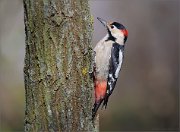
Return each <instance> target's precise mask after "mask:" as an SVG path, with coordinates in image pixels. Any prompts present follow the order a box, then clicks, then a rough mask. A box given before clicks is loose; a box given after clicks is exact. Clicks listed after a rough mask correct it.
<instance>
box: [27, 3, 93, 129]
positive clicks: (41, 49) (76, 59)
mask: <svg viewBox="0 0 180 132" xmlns="http://www.w3.org/2000/svg"><path fill="white" fill-rule="evenodd" d="M24 10H25V13H24V14H25V16H24V18H25V31H26V55H25V66H24V78H25V90H26V112H25V131H95V128H94V126H93V124H92V121H91V107H92V90H93V81H92V78H91V77H90V75H89V72H91V71H92V44H91V38H92V29H93V27H92V24H93V21H92V17H91V15H90V11H89V5H88V1H87V0H24Z"/></svg>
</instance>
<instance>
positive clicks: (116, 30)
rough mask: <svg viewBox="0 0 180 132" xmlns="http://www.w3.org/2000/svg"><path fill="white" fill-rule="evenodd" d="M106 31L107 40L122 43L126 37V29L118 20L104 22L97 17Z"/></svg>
mask: <svg viewBox="0 0 180 132" xmlns="http://www.w3.org/2000/svg"><path fill="white" fill-rule="evenodd" d="M97 19H98V20H99V21H100V22H101V23H102V24H103V25H104V26H105V27H106V28H107V31H108V40H112V41H115V42H116V43H119V44H124V43H125V42H126V40H127V37H128V31H127V29H126V28H125V27H124V26H123V25H122V24H120V23H118V22H106V21H105V20H103V19H102V18H99V17H98V18H97Z"/></svg>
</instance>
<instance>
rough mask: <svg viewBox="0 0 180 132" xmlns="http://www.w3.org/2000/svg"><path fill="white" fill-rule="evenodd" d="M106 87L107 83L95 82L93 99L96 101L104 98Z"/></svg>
mask: <svg viewBox="0 0 180 132" xmlns="http://www.w3.org/2000/svg"><path fill="white" fill-rule="evenodd" d="M106 87H107V81H96V82H95V98H96V101H98V100H100V99H101V98H103V97H104V96H105V93H106Z"/></svg>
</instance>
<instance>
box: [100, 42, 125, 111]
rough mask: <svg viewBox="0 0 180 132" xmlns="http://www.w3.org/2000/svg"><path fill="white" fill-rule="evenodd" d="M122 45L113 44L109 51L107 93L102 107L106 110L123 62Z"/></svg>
mask: <svg viewBox="0 0 180 132" xmlns="http://www.w3.org/2000/svg"><path fill="white" fill-rule="evenodd" d="M123 52H124V45H119V44H117V43H114V44H113V45H112V49H111V58H110V62H109V74H108V78H107V91H106V95H105V98H104V102H103V106H104V107H105V108H106V107H107V103H108V99H109V96H110V95H111V94H112V92H113V90H114V88H115V85H116V81H117V78H118V75H119V72H120V69H121V65H122V61H123Z"/></svg>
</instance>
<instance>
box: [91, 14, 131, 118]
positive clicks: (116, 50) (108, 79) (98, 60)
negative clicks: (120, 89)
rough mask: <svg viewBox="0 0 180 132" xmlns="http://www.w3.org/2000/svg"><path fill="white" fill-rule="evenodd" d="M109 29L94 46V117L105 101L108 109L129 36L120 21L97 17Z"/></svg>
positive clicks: (104, 105)
mask: <svg viewBox="0 0 180 132" xmlns="http://www.w3.org/2000/svg"><path fill="white" fill-rule="evenodd" d="M97 19H98V20H99V21H100V22H101V23H102V24H103V25H104V26H105V28H106V29H107V32H108V33H107V35H106V36H105V37H104V38H103V39H102V40H100V41H99V42H98V43H97V45H96V46H95V48H94V52H95V64H94V87H95V103H94V106H93V109H92V119H94V117H95V116H96V112H97V110H98V108H99V107H100V105H101V103H103V105H102V107H104V108H105V109H106V107H107V103H108V99H109V97H110V95H111V94H112V92H113V90H114V88H115V85H116V81H117V79H118V75H119V72H120V70H121V65H122V62H123V56H124V46H125V42H126V40H127V37H128V31H127V30H126V28H125V27H124V26H123V25H122V24H120V23H118V22H106V21H105V20H103V19H102V18H99V17H98V18H97Z"/></svg>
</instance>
